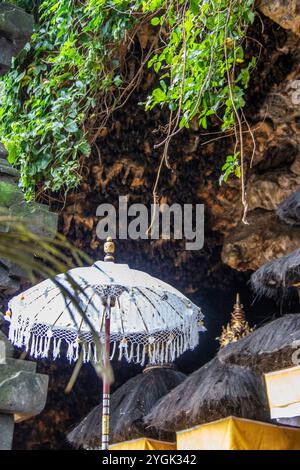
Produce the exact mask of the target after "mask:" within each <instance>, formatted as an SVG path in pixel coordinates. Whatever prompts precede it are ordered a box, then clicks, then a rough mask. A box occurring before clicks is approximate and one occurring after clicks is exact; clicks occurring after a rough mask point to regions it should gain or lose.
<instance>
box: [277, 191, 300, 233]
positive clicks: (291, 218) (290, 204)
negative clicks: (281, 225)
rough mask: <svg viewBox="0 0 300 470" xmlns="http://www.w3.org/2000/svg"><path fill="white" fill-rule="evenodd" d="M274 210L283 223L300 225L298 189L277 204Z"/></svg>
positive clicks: (299, 192)
mask: <svg viewBox="0 0 300 470" xmlns="http://www.w3.org/2000/svg"><path fill="white" fill-rule="evenodd" d="M276 212H277V215H278V217H279V218H280V219H281V220H283V221H284V222H285V223H287V224H290V225H300V189H298V190H297V191H295V192H294V193H293V194H291V195H290V196H289V197H288V198H287V199H286V200H285V201H283V202H282V203H281V204H279V206H278V207H277V210H276Z"/></svg>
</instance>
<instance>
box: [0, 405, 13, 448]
mask: <svg viewBox="0 0 300 470" xmlns="http://www.w3.org/2000/svg"><path fill="white" fill-rule="evenodd" d="M13 434H14V417H13V415H5V414H0V450H10V449H11V446H12V441H13Z"/></svg>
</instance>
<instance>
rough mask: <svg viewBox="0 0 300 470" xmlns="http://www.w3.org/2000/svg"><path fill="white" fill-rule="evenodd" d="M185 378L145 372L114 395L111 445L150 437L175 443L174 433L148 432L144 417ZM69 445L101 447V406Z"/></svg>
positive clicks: (163, 370)
mask: <svg viewBox="0 0 300 470" xmlns="http://www.w3.org/2000/svg"><path fill="white" fill-rule="evenodd" d="M185 378H186V376H185V375H184V374H182V373H181V372H178V371H177V370H175V368H171V367H157V366H154V367H151V368H149V369H148V368H146V369H145V370H144V372H143V373H142V374H138V375H137V376H135V377H133V378H132V379H130V380H128V381H127V382H126V383H125V384H124V385H122V386H121V387H120V388H118V389H117V390H116V391H115V392H114V393H113V394H112V395H111V418H110V419H111V425H110V441H111V442H112V443H116V442H121V441H126V440H129V439H136V438H139V437H148V438H152V439H163V440H170V441H172V440H173V441H174V440H175V435H174V434H173V433H168V432H167V433H166V432H159V431H158V430H155V429H146V428H145V425H144V423H143V418H144V416H145V415H146V414H147V413H149V411H150V410H151V409H152V408H153V406H154V405H155V403H156V402H157V401H158V400H159V399H160V398H161V397H163V396H164V395H166V394H167V393H168V392H169V391H170V390H172V389H173V388H174V387H176V386H177V385H179V384H180V383H181V382H183V380H184V379H185ZM68 441H69V442H70V443H71V444H72V445H73V446H74V447H77V448H78V447H85V448H99V447H101V405H99V406H96V407H95V408H94V409H93V410H92V411H91V412H90V413H89V414H88V415H87V416H86V417H85V418H84V419H83V420H82V421H81V423H79V424H78V426H76V427H75V428H74V429H73V431H72V432H70V433H69V434H68Z"/></svg>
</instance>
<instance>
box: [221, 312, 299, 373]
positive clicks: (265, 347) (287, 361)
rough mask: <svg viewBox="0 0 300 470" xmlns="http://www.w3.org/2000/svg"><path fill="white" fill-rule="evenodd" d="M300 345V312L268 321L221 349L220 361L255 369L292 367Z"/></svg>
mask: <svg viewBox="0 0 300 470" xmlns="http://www.w3.org/2000/svg"><path fill="white" fill-rule="evenodd" d="M298 348H300V314H299V313H294V314H289V315H284V316H283V317H281V318H278V319H277V320H273V321H271V322H269V323H266V324H265V325H264V326H262V327H260V328H258V329H257V330H255V331H254V332H253V333H250V334H249V335H248V336H246V337H245V338H242V339H240V340H239V341H237V342H236V343H231V344H228V345H227V346H226V347H225V348H223V349H221V350H220V351H219V352H218V357H219V358H220V360H222V361H225V362H227V363H234V364H238V365H241V366H245V365H246V366H248V367H250V368H251V369H252V370H254V371H255V372H271V371H274V370H280V369H283V368H285V367H290V366H293V365H295V364H293V357H292V356H293V353H295V351H296V350H297V349H298Z"/></svg>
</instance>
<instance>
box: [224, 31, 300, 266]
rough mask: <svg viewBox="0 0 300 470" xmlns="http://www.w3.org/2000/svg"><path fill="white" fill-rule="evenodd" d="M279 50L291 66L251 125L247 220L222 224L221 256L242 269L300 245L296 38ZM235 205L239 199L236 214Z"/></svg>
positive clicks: (299, 48) (299, 47) (299, 46)
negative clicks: (252, 147)
mask: <svg viewBox="0 0 300 470" xmlns="http://www.w3.org/2000/svg"><path fill="white" fill-rule="evenodd" d="M281 52H283V53H284V55H285V56H287V55H288V57H289V60H290V61H291V69H290V71H289V73H288V75H287V76H286V78H285V79H284V80H282V81H280V82H279V83H275V84H274V85H273V86H272V87H271V88H270V90H269V92H268V94H267V96H266V97H265V100H264V103H263V105H262V106H261V108H260V109H259V110H258V112H257V115H256V122H255V123H254V124H253V125H252V132H253V135H254V138H255V139H256V150H255V154H254V158H253V161H252V168H250V166H251V165H250V160H248V163H247V166H248V171H247V183H246V190H247V201H248V204H249V212H248V220H249V224H250V225H249V226H242V225H241V224H237V225H236V226H235V227H231V229H230V230H229V231H228V225H227V226H226V230H225V231H224V234H225V239H224V244H223V249H222V259H223V261H224V262H225V263H226V264H228V265H229V266H230V267H232V268H234V269H237V270H242V271H243V270H247V269H251V270H252V269H253V270H256V269H257V268H258V267H259V266H260V265H262V264H264V263H265V262H267V261H268V260H271V259H274V258H278V257H280V256H283V255H285V254H287V253H289V252H291V251H293V250H294V249H296V248H297V247H299V246H300V230H299V227H297V223H295V219H296V218H297V211H299V203H298V205H297V200H298V199H299V190H298V188H299V187H300V171H299V169H300V124H299V119H300V115H299V103H300V100H299V96H298V93H299V92H298V85H300V81H299V80H298V79H297V77H299V74H300V40H299V39H298V38H297V37H296V36H294V35H293V34H292V33H289V34H288V36H287V40H286V42H285V44H284V46H283V48H282V49H281ZM299 90H300V87H299ZM247 140H249V137H248V138H247ZM248 145H249V146H250V140H249V142H248ZM249 154H250V151H248V157H249ZM227 202H228V201H227ZM238 207H239V203H238V204H237V206H236V213H237V214H238V213H239V210H240V211H241V207H240V209H238ZM231 211H233V207H231ZM288 214H289V215H288ZM280 219H281V220H280ZM219 224H220V222H219ZM291 224H292V225H294V226H295V227H294V228H291V227H290V225H291Z"/></svg>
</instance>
